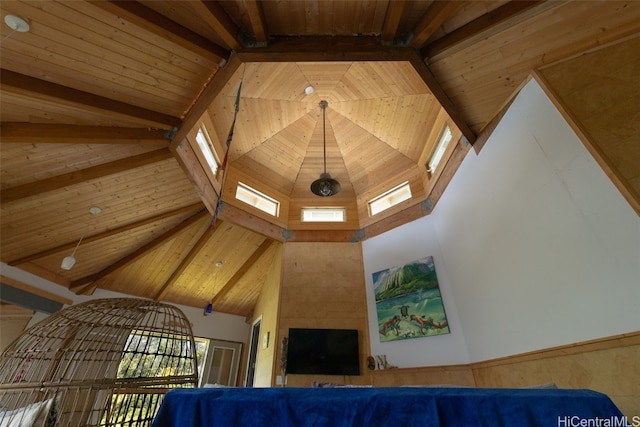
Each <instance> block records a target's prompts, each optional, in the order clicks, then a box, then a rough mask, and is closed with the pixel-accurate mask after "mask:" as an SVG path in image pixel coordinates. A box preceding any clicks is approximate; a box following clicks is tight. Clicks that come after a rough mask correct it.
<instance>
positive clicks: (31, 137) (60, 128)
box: [0, 122, 170, 144]
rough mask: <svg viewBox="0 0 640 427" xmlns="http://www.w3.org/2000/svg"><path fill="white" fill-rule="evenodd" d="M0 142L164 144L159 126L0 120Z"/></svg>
mask: <svg viewBox="0 0 640 427" xmlns="http://www.w3.org/2000/svg"><path fill="white" fill-rule="evenodd" d="M0 134H1V135H2V142H18V143H28V144H37V143H64V144H168V143H169V140H170V138H169V134H168V133H167V131H165V130H162V129H149V128H124V127H117V126H78V125H67V124H50V123H26V122H2V123H0Z"/></svg>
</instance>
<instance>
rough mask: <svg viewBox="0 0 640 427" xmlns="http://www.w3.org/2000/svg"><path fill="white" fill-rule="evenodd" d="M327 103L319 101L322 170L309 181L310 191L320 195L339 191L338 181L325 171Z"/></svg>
mask: <svg viewBox="0 0 640 427" xmlns="http://www.w3.org/2000/svg"><path fill="white" fill-rule="evenodd" d="M327 105H329V103H328V102H327V101H320V108H322V148H323V156H324V172H323V173H321V174H320V178H318V179H316V180H315V181H313V182H312V183H311V192H312V193H313V194H315V195H316V196H320V197H329V196H333V195H335V194H337V193H338V192H339V191H340V183H339V182H338V181H336V180H335V179H333V178H331V175H329V174H328V173H327V127H326V110H327Z"/></svg>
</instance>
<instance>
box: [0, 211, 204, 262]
mask: <svg viewBox="0 0 640 427" xmlns="http://www.w3.org/2000/svg"><path fill="white" fill-rule="evenodd" d="M196 209H202V205H201V204H200V203H196V204H193V205H189V206H183V207H181V208H177V209H174V210H172V211H168V212H164V213H161V214H159V215H154V216H152V217H149V218H146V219H142V220H140V221H135V222H132V223H131V224H127V225H123V226H122V227H117V228H114V229H112V230H107V231H104V232H102V233H98V234H94V235H93V236H86V237H84V238H83V239H82V241H83V242H84V243H85V244H87V243H91V242H96V241H99V240H102V239H106V238H108V237H111V236H115V235H118V234H120V233H124V232H125V231H129V230H135V229H136V228H140V227H144V226H145V225H149V224H153V223H154V222H158V221H162V220H163V219H167V218H171V217H173V216H176V215H182V214H184V213H187V212H191V211H194V210H196ZM77 243H78V242H77V241H75V240H74V241H72V242H69V243H65V244H63V245H58V246H56V247H54V248H50V249H46V250H44V251H40V252H37V253H34V254H29V255H26V256H23V257H21V258H17V259H15V260H11V261H9V262H7V264H9V265H11V266H15V265H20V264H24V263H27V262H31V261H34V260H36V259H40V258H44V257H47V256H50V255H53V254H57V253H58V252H62V251H66V250H68V249H73V248H74V247H75V246H76V244H77Z"/></svg>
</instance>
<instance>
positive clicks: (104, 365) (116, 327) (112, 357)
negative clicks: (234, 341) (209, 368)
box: [0, 298, 198, 427]
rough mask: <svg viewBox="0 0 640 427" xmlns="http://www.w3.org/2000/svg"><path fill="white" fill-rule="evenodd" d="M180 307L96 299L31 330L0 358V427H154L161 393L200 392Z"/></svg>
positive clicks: (193, 352) (193, 351)
mask: <svg viewBox="0 0 640 427" xmlns="http://www.w3.org/2000/svg"><path fill="white" fill-rule="evenodd" d="M197 381H198V374H197V362H196V348H195V342H194V339H193V333H192V331H191V325H190V323H189V321H188V319H187V318H186V316H185V315H184V313H183V312H182V311H181V310H179V309H178V308H176V307H173V306H171V305H168V304H163V303H158V302H154V301H148V300H142V299H132V298H113V299H98V300H93V301H88V302H85V303H81V304H77V305H74V306H71V307H68V308H66V309H64V310H61V311H59V312H57V313H55V314H53V315H51V316H49V317H48V318H46V319H44V320H43V321H41V322H39V323H37V324H36V325H34V326H32V327H31V328H29V329H27V330H26V331H25V332H23V334H22V335H21V336H19V337H18V338H17V339H16V340H15V341H14V342H13V343H11V345H9V347H7V349H6V350H5V351H4V352H3V353H2V355H1V356H0V426H3V427H4V426H14V425H15V426H32V425H33V426H53V425H56V426H145V425H151V421H152V420H153V416H154V415H155V413H156V410H157V409H158V407H159V405H160V402H161V401H162V398H163V397H164V394H165V393H166V392H168V391H169V390H170V389H172V388H175V387H195V386H197Z"/></svg>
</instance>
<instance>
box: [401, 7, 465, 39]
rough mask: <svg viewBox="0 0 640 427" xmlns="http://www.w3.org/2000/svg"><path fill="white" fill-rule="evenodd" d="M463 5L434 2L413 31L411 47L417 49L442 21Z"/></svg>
mask: <svg viewBox="0 0 640 427" xmlns="http://www.w3.org/2000/svg"><path fill="white" fill-rule="evenodd" d="M462 4H463V2H461V1H459V0H447V1H434V2H433V3H431V6H429V9H427V12H426V13H425V14H424V15H423V16H422V18H420V22H418V24H417V25H416V26H415V28H414V29H413V38H412V39H411V46H412V47H414V48H416V49H419V48H421V47H422V45H424V44H425V43H426V41H427V40H428V39H429V37H431V36H432V35H433V33H435V32H436V30H437V29H438V28H440V26H441V25H442V23H443V22H444V21H446V20H447V19H449V17H451V16H452V15H453V14H454V13H455V11H456V10H458V8H459V7H460V6H461V5H462Z"/></svg>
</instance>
